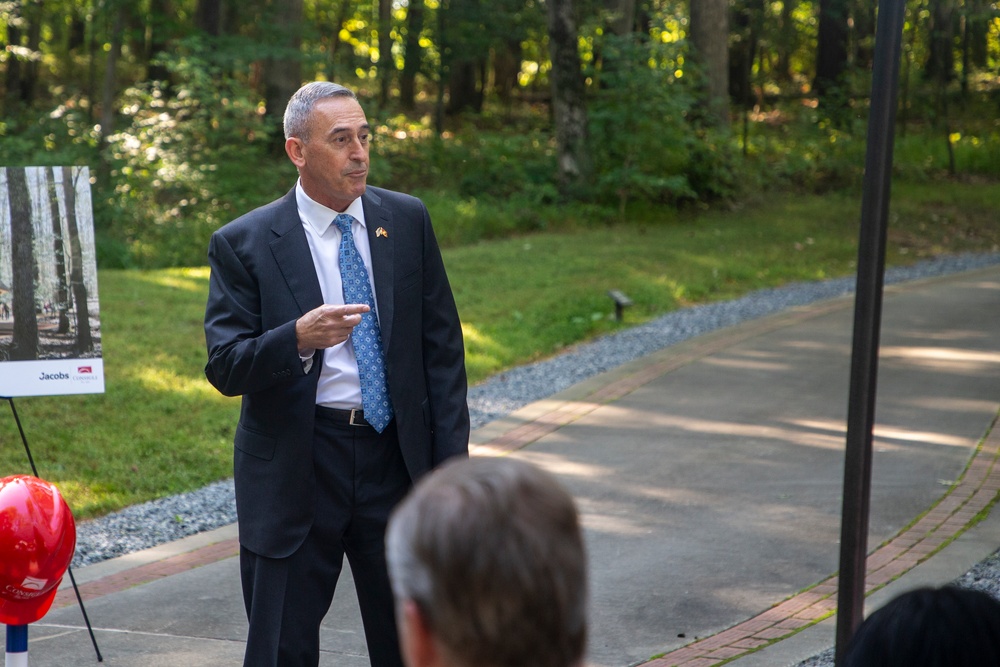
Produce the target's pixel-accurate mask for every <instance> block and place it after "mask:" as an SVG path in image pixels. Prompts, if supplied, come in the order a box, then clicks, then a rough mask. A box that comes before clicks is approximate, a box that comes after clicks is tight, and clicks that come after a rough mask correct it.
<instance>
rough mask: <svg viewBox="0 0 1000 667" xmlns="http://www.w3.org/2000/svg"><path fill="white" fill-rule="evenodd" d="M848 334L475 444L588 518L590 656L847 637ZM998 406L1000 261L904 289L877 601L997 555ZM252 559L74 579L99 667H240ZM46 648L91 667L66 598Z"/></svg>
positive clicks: (807, 328)
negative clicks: (841, 631)
mask: <svg viewBox="0 0 1000 667" xmlns="http://www.w3.org/2000/svg"><path fill="white" fill-rule="evenodd" d="M852 320H853V297H850V298H842V299H836V300H832V301H826V302H822V303H818V304H814V305H810V306H806V307H802V308H796V309H793V310H790V311H786V312H784V313H781V314H778V315H774V316H770V317H766V318H762V319H758V320H754V321H752V322H749V323H745V324H743V325H740V326H737V327H734V328H731V329H726V330H724V331H720V332H716V333H714V334H709V335H706V336H703V337H700V338H697V339H694V340H691V341H688V342H686V343H682V344H680V345H676V346H673V347H670V348H667V349H664V350H662V351H660V352H657V353H655V354H652V355H650V356H648V357H645V358H643V359H641V360H638V361H636V362H633V363H630V364H627V365H625V366H622V367H620V368H618V369H615V370H613V371H610V372H608V373H605V374H603V375H601V376H599V377H596V378H593V379H591V380H588V381H585V382H583V383H581V384H579V385H576V386H574V387H572V388H570V389H568V390H566V391H564V392H562V393H560V394H558V395H556V396H553V397H550V398H549V399H547V400H543V401H539V402H537V403H534V404H531V405H529V406H527V407H525V408H523V409H521V410H519V411H518V412H517V413H515V414H514V415H511V416H510V417H508V418H506V419H503V420H500V421H497V422H494V423H491V424H489V425H487V426H485V427H483V428H481V429H479V430H478V431H477V432H476V433H475V434H474V437H473V455H479V456H484V455H499V454H502V455H511V456H517V457H521V458H524V459H526V460H529V461H533V462H535V463H538V464H540V465H542V466H544V467H545V468H547V469H549V470H550V471H552V472H554V473H555V474H556V475H557V476H558V477H559V478H560V479H561V480H562V481H563V483H564V484H565V485H566V486H567V487H568V488H569V489H570V491H571V492H572V493H573V495H574V496H575V497H576V499H577V501H578V502H579V505H580V508H581V510H582V512H583V516H584V522H585V526H586V531H587V540H588V548H589V552H590V560H591V574H592V596H591V597H592V610H591V628H592V631H591V635H592V637H591V645H590V649H589V664H591V665H594V666H602V667H603V666H607V667H625V666H627V665H636V664H643V663H646V664H648V665H650V666H651V667H667V666H669V665H684V666H685V667H709V666H711V665H716V664H720V663H721V662H723V661H725V660H730V659H733V658H738V659H737V660H736V661H735V662H734V663H731V664H735V665H738V666H739V667H754V666H755V665H759V666H761V667H763V666H765V665H766V666H767V667H776V666H781V665H792V664H795V663H797V662H798V661H800V660H802V659H804V658H806V657H808V656H810V655H812V654H813V653H815V652H817V651H819V650H822V649H823V648H826V647H827V646H829V645H830V644H831V643H832V641H833V620H832V619H831V618H830V617H831V615H832V614H833V613H834V611H835V604H836V579H835V578H833V576H832V575H833V573H834V572H835V571H836V570H837V568H838V558H839V548H838V540H839V535H840V509H841V506H840V489H841V485H842V475H843V447H844V439H845V426H844V425H845V422H846V412H847V393H848V381H849V364H850V353H851V350H850V347H851V330H852ZM998 410H1000V267H994V268H991V269H986V270H981V271H976V272H972V273H967V274H962V275H957V276H950V277H947V278H939V279H934V280H930V281H921V282H915V283H908V284H904V285H899V286H895V287H892V288H889V289H888V290H887V292H886V299H885V305H884V315H883V324H882V355H881V365H880V370H879V401H878V408H877V413H876V424H877V425H876V433H875V435H876V442H875V458H874V480H873V488H872V514H871V521H870V536H869V548H870V549H871V550H873V551H874V553H873V554H872V556H871V557H870V558H869V577H868V581H869V584H870V586H871V587H872V588H881V590H879V591H878V592H877V593H875V594H874V595H873V596H872V597H870V598H869V603H870V605H872V604H879V603H880V602H881V601H882V600H884V599H887V597H888V596H890V595H894V594H895V593H897V592H899V591H901V590H904V589H906V588H912V587H913V586H916V585H922V584H927V583H931V584H942V583H945V582H947V581H949V580H951V579H953V578H954V577H956V576H958V575H960V574H962V573H963V572H964V571H965V570H967V569H968V568H969V567H970V566H971V565H972V564H974V563H975V562H977V561H978V560H980V559H982V558H983V557H985V556H987V555H989V554H990V553H992V552H993V551H994V550H996V548H997V547H1000V519H998V518H997V517H995V516H992V515H988V510H989V509H990V508H991V506H992V502H993V500H994V499H995V497H996V494H997V491H998V489H1000V466H996V465H995V464H996V461H997V456H998V452H1000V429H996V430H991V429H993V426H994V423H995V421H996V418H997V414H998ZM997 514H1000V513H997ZM984 516H985V517H986V518H985V520H980V521H978V522H976V521H975V519H983V517H984ZM236 553H237V542H236V532H235V527H233V526H229V527H225V528H222V529H220V530H217V531H213V532H211V533H205V534H202V535H197V536H194V537H191V538H187V539H185V540H182V541H180V542H176V543H172V544H167V545H163V546H161V547H157V548H155V549H151V550H148V551H146V552H142V553H138V554H132V555H130V556H125V557H122V558H119V559H116V560H114V561H109V562H106V563H101V564H98V565H94V566H91V567H87V568H83V569H82V570H80V571H77V572H76V573H75V574H76V578H77V582H78V584H79V585H80V589H81V593H82V594H83V596H84V599H85V601H86V608H87V611H88V613H89V615H90V619H91V622H92V623H93V625H94V627H95V628H96V629H97V630H96V633H97V641H98V644H99V646H100V648H101V651H102V653H103V654H104V664H107V665H111V666H115V667H117V666H123V667H124V666H129V667H131V666H135V667H175V666H177V667H180V666H181V665H183V666H184V667H198V666H201V665H213V666H216V665H237V664H240V660H241V656H242V653H243V640H244V638H245V632H246V621H245V618H244V614H243V607H242V600H241V597H240V591H239V583H238V580H239V577H238V568H237V561H236V559H235V558H234V556H235V554H236ZM883 586H884V587H883ZM823 619H826V620H823ZM322 643H323V647H324V655H323V658H322V661H321V664H322V665H324V666H332V665H338V666H346V667H361V666H363V665H367V664H368V662H367V658H366V657H365V646H364V639H363V635H362V631H361V623H360V618H359V617H358V614H357V610H356V602H355V599H354V591H353V588H352V584H351V580H350V577H349V576H347V577H344V578H343V579H342V583H341V586H340V588H339V590H338V592H337V596H336V599H335V601H334V607H333V610H332V611H331V614H330V615H329V616H328V619H327V622H326V623H325V625H324V628H323V635H322ZM29 655H30V664H31V665H32V667H49V666H52V667H56V666H58V667H66V666H67V665H88V664H95V663H96V658H95V653H94V650H93V647H92V646H91V643H90V639H89V637H88V636H87V634H86V631H85V630H84V626H83V621H82V616H81V613H80V609H79V607H78V605H77V603H76V599H75V597H74V596H73V592H72V589H69V588H67V587H66V586H65V585H64V590H62V591H61V592H60V595H59V597H58V598H57V602H56V605H55V608H54V609H53V611H51V612H50V613H49V614H48V615H47V616H46V617H45V618H44V619H43V620H42V621H40V622H39V623H36V624H34V625H32V626H31V629H30V649H29Z"/></svg>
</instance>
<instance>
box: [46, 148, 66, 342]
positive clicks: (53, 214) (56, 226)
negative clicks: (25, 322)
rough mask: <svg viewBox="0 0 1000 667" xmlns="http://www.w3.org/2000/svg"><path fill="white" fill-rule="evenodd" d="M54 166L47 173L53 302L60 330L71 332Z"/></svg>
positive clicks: (64, 253)
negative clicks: (53, 263)
mask: <svg viewBox="0 0 1000 667" xmlns="http://www.w3.org/2000/svg"><path fill="white" fill-rule="evenodd" d="M57 169H59V167H52V169H51V170H49V171H48V173H47V174H46V175H47V176H48V178H47V179H46V180H47V181H48V192H49V217H50V218H51V219H52V256H53V257H54V258H55V264H56V294H55V303H54V304H52V305H53V306H54V307H55V309H56V312H57V313H58V314H59V329H58V332H59V333H61V334H65V333H68V332H69V316H68V315H67V312H68V311H69V288H68V285H67V284H66V247H65V245H64V244H63V234H62V224H61V222H62V218H60V216H59V193H58V191H57V190H56V173H57V172H56V170H57Z"/></svg>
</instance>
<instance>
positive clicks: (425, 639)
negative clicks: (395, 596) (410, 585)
mask: <svg viewBox="0 0 1000 667" xmlns="http://www.w3.org/2000/svg"><path fill="white" fill-rule="evenodd" d="M399 621H400V623H399V643H400V650H401V651H402V653H403V662H405V663H406V667H435V666H438V665H442V664H443V663H442V662H441V651H440V649H439V647H438V643H437V639H435V637H434V634H433V633H432V632H431V628H430V625H429V624H428V623H427V618H426V617H425V616H424V614H423V612H422V611H420V606H419V605H417V603H416V602H414V601H413V600H403V601H402V603H401V608H400V619H399Z"/></svg>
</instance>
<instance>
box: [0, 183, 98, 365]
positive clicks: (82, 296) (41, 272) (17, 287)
mask: <svg viewBox="0 0 1000 667" xmlns="http://www.w3.org/2000/svg"><path fill="white" fill-rule="evenodd" d="M99 314H100V308H99V305H98V299H97V262H96V256H95V251H94V225H93V209H92V206H91V199H90V174H89V170H88V169H87V168H86V167H65V166H62V167H6V168H0V361H31V360H45V359H65V358H99V357H101V328H100V317H99Z"/></svg>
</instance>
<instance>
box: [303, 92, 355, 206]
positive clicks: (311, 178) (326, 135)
mask: <svg viewBox="0 0 1000 667" xmlns="http://www.w3.org/2000/svg"><path fill="white" fill-rule="evenodd" d="M307 125H308V139H307V140H306V141H303V140H302V139H301V138H299V137H292V138H290V139H288V140H287V141H286V142H285V152H286V153H288V157H289V159H290V160H291V161H292V163H293V164H294V165H295V166H296V167H298V170H299V177H300V178H301V179H302V188H303V189H304V190H305V191H306V194H308V195H309V196H310V197H312V198H313V199H314V200H316V201H317V202H319V203H320V204H323V205H324V206H328V207H330V208H332V209H333V210H335V211H343V210H344V209H346V208H347V207H348V205H350V203H351V202H352V201H354V200H355V199H357V198H358V197H360V196H361V195H362V194H363V193H364V191H365V185H366V182H367V179H368V136H369V126H368V120H367V119H366V118H365V112H364V110H363V109H362V108H361V105H360V104H358V102H357V100H354V99H352V98H350V97H328V98H325V99H322V100H320V101H318V102H317V103H316V104H315V105H314V106H313V109H312V112H311V113H310V114H309V121H308V124H307Z"/></svg>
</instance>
